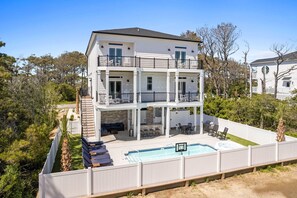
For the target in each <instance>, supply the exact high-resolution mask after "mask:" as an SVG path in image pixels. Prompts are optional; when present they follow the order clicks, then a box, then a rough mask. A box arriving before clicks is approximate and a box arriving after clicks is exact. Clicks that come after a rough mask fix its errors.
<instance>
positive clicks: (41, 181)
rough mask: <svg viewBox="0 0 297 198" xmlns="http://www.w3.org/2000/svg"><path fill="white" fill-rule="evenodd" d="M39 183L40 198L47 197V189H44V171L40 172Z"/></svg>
mask: <svg viewBox="0 0 297 198" xmlns="http://www.w3.org/2000/svg"><path fill="white" fill-rule="evenodd" d="M38 184H39V186H38V190H39V192H38V194H39V197H40V198H45V191H44V189H45V181H44V177H43V173H42V172H41V173H39V176H38Z"/></svg>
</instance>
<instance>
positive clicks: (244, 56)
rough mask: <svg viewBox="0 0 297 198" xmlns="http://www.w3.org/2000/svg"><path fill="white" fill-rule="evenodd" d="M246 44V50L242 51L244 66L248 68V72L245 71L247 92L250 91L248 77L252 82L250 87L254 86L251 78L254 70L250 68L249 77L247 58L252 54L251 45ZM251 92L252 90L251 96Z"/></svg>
mask: <svg viewBox="0 0 297 198" xmlns="http://www.w3.org/2000/svg"><path fill="white" fill-rule="evenodd" d="M244 42H245V46H246V49H245V50H244V51H242V53H243V64H244V66H245V67H246V70H245V79H246V81H245V91H246V92H247V90H248V77H249V81H250V87H251V86H252V85H251V84H252V80H251V77H252V71H251V70H252V68H251V67H250V68H249V71H250V72H249V75H248V63H247V57H248V54H249V52H250V45H249V43H248V42H247V41H244ZM251 93H252V92H251V90H250V94H251Z"/></svg>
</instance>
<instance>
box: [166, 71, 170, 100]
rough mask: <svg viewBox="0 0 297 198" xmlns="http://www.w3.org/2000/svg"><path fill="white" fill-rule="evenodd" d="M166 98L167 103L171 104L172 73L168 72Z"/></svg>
mask: <svg viewBox="0 0 297 198" xmlns="http://www.w3.org/2000/svg"><path fill="white" fill-rule="evenodd" d="M166 98H167V102H170V72H167V81H166Z"/></svg>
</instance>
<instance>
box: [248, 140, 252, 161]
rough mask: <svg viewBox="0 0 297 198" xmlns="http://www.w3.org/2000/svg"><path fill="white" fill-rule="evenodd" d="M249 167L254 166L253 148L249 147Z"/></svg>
mask: <svg viewBox="0 0 297 198" xmlns="http://www.w3.org/2000/svg"><path fill="white" fill-rule="evenodd" d="M248 166H252V147H251V145H249V146H248Z"/></svg>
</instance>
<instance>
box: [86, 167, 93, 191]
mask: <svg viewBox="0 0 297 198" xmlns="http://www.w3.org/2000/svg"><path fill="white" fill-rule="evenodd" d="M86 185H87V196H91V195H92V168H91V167H89V168H88V169H87V182H86Z"/></svg>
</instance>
